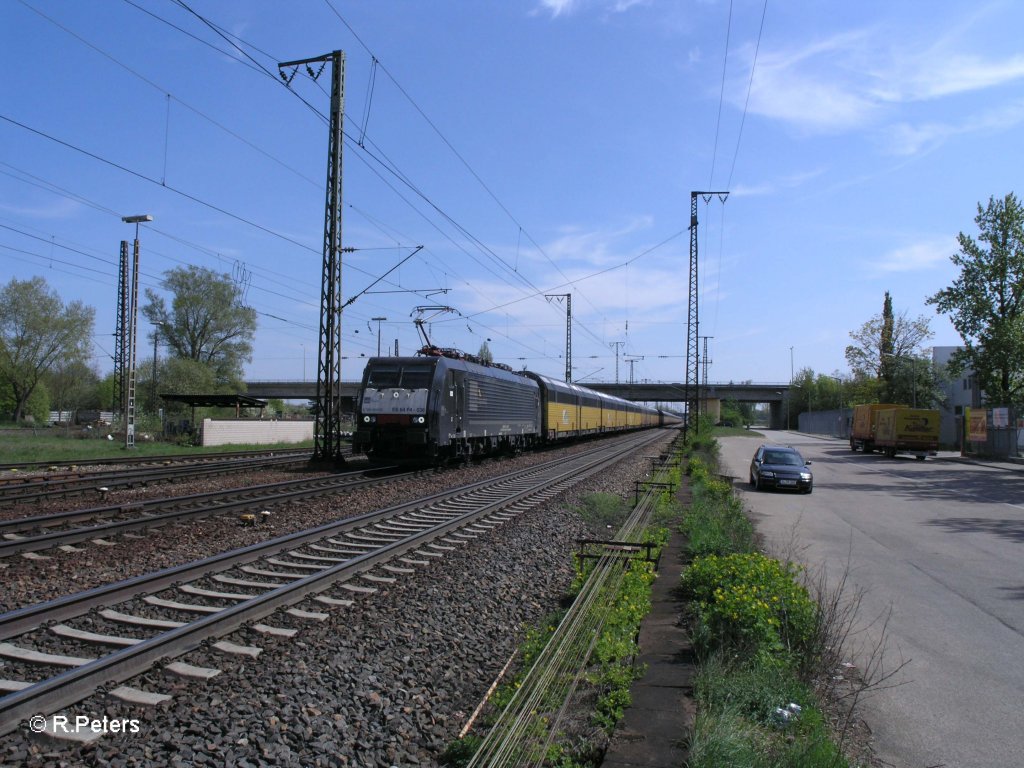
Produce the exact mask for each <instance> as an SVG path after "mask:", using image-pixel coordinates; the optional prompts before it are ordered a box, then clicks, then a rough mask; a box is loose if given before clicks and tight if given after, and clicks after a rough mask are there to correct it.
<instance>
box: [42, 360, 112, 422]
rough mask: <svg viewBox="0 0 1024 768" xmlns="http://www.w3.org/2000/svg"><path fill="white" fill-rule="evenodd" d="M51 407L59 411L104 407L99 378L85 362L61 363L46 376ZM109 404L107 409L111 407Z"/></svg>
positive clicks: (70, 361) (71, 361)
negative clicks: (100, 395) (100, 394)
mask: <svg viewBox="0 0 1024 768" xmlns="http://www.w3.org/2000/svg"><path fill="white" fill-rule="evenodd" d="M46 386H47V389H48V390H49V391H50V398H51V405H52V406H53V408H54V410H57V411H74V410H78V409H81V408H95V409H100V408H102V407H104V405H103V403H101V402H100V398H99V376H98V375H97V373H96V371H94V370H93V369H92V368H91V367H90V366H89V365H88V364H87V363H86V362H85V361H84V360H69V361H66V362H65V361H61V362H60V363H58V364H57V365H54V366H53V367H52V368H51V369H50V370H49V371H48V372H47V375H46ZM109 406H110V403H109V402H108V403H107V404H106V406H105V407H109Z"/></svg>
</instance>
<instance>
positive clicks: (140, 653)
mask: <svg viewBox="0 0 1024 768" xmlns="http://www.w3.org/2000/svg"><path fill="white" fill-rule="evenodd" d="M644 437H645V438H646V440H637V439H636V438H635V437H634V438H633V439H632V440H626V441H623V442H622V443H618V444H617V445H616V446H611V447H610V446H602V447H601V448H598V449H596V450H592V451H588V452H584V453H583V454H578V455H576V456H574V457H572V458H571V459H568V460H566V459H562V460H555V461H552V462H547V463H546V464H543V465H539V466H535V467H531V468H529V469H526V470H519V471H517V472H511V473H507V474H506V475H504V476H501V477H499V478H496V479H492V480H485V481H480V482H477V483H472V484H470V485H469V486H466V487H463V488H460V489H456V490H454V491H449V492H443V493H441V494H435V495H434V496H432V497H428V499H426V500H425V502H426V504H427V505H429V504H432V503H436V502H437V501H438V500H439V499H453V498H458V497H460V496H464V495H466V493H468V492H469V493H471V492H473V491H479V490H485V489H487V488H488V487H489V486H493V485H497V484H511V485H513V486H516V487H513V488H512V489H511V491H509V492H507V493H506V494H505V495H503V496H501V497H499V498H493V499H491V500H488V501H486V502H484V503H482V504H478V505H476V506H474V508H472V509H470V510H469V511H467V512H465V513H462V514H457V515H456V516H454V517H453V518H451V519H450V520H448V521H445V522H442V523H439V524H436V525H433V526H431V527H429V528H427V529H426V530H424V531H422V532H420V533H417V534H413V535H411V536H407V537H404V538H402V539H400V540H398V541H396V542H394V543H391V544H387V545H384V546H381V547H380V548H378V549H377V550H374V551H371V552H368V553H366V554H362V555H357V556H355V557H353V558H351V559H349V560H347V561H345V562H342V563H338V564H337V565H334V566H331V567H329V568H326V569H324V570H322V571H320V572H317V573H314V574H311V575H310V576H307V577H304V578H301V579H298V580H295V581H293V582H291V583H288V584H284V585H281V586H279V587H276V588H274V589H271V590H268V591H267V592H265V593H263V594H262V595H256V596H254V597H252V598H251V599H249V600H245V601H243V602H240V603H238V604H236V605H233V606H228V607H225V608H223V609H222V610H220V611H218V612H217V613H214V614H210V615H207V616H205V617H202V618H200V619H198V620H196V621H193V622H190V623H188V624H186V625H185V626H182V627H178V628H175V629H170V630H167V631H165V632H162V633H160V634H158V635H156V636H154V637H152V638H149V639H147V640H143V641H142V642H140V643H138V644H137V645H133V646H130V647H127V648H123V649H119V650H116V651H113V652H112V653H109V654H107V655H105V656H102V657H100V658H98V659H96V660H94V661H90V662H88V663H86V664H84V665H82V666H79V667H76V668H74V669H70V670H67V671H65V672H63V673H61V674H58V675H56V676H54V677H51V678H48V679H46V680H43V681H40V682H38V683H35V684H33V685H30V686H29V687H28V688H25V689H23V690H21V691H17V692H14V693H11V694H9V695H7V696H4V697H2V698H0V735H3V734H4V733H8V732H10V731H11V730H13V729H15V728H16V727H17V726H18V724H19V723H20V722H22V721H23V720H24V719H26V718H28V717H29V716H31V715H34V714H50V713H52V712H54V711H56V710H58V709H61V708H62V707H66V706H70V705H71V704H74V703H76V702H78V701H81V700H82V699H83V698H85V697H86V696H88V695H90V694H91V693H92V692H93V691H95V689H96V688H97V686H98V685H101V684H106V683H109V682H120V681H123V680H126V679H128V678H131V677H133V676H135V675H137V674H139V673H141V672H143V671H145V670H146V669H149V668H150V667H152V666H153V665H154V664H157V663H158V662H160V661H161V660H163V659H166V658H171V657H174V656H179V655H181V654H183V653H186V652H188V651H190V650H193V649H195V648H196V647H198V646H199V645H200V644H201V643H203V642H204V641H205V640H208V639H210V638H212V637H218V636H223V635H226V634H229V633H230V632H232V631H234V630H236V629H238V628H239V627H241V626H242V625H244V624H247V623H249V622H252V621H256V620H258V619H261V618H264V617H266V616H268V615H269V614H271V613H273V612H274V611H276V610H278V609H279V608H282V607H284V606H286V605H292V604H295V603H298V602H300V601H302V600H304V599H306V598H308V597H309V596H310V595H313V594H316V593H318V592H322V591H324V590H326V589H327V588H329V587H331V586H333V585H334V584H335V583H338V582H344V581H348V580H350V579H351V578H353V577H355V576H356V575H358V574H360V573H365V572H367V571H370V570H372V569H373V568H374V567H376V566H377V565H379V564H381V563H383V562H385V561H387V560H391V559H393V558H395V557H398V556H400V555H403V554H405V553H407V552H410V551H412V550H414V549H417V548H419V547H421V546H423V545H424V543H426V542H428V541H432V540H434V539H437V538H442V537H444V536H447V535H448V534H450V533H452V532H454V531H456V530H458V529H459V528H462V527H465V526H466V525H469V524H472V523H473V522H475V521H477V520H478V519H480V518H483V517H486V516H487V515H490V514H493V513H495V512H497V511H500V510H503V509H505V508H508V507H510V506H513V505H515V504H517V503H520V502H526V501H532V500H533V499H534V498H535V497H537V496H541V497H544V498H547V497H550V496H551V495H553V494H555V493H558V492H560V491H561V490H564V488H566V487H569V486H571V485H573V484H575V483H577V482H579V481H580V480H582V479H584V478H586V477H589V476H591V475H593V474H595V473H597V472H600V471H602V470H603V469H604V468H605V467H607V466H610V465H611V464H613V463H615V462H617V461H619V460H620V459H621V457H622V456H623V455H625V454H628V453H630V452H632V451H634V450H636V448H637V447H638V446H641V445H643V444H645V443H646V442H647V441H649V440H650V439H651V438H650V437H648V436H644ZM524 480H527V481H528V482H526V483H523V481H524ZM423 506H424V500H420V501H419V502H417V503H411V504H403V505H398V506H397V507H392V508H390V509H389V510H385V511H379V512H375V513H368V514H365V515H360V516H359V518H361V519H362V520H363V521H364V522H367V521H373V520H374V519H384V518H386V517H391V516H395V515H396V510H402V511H408V510H410V509H416V508H421V507H423ZM354 521H355V519H349V520H346V521H343V522H342V523H332V524H328V525H325V526H319V527H318V528H316V529H312V530H311V531H306V532H302V533H299V534H292V535H289V536H284V537H279V538H278V539H276V540H274V541H273V542H267V543H264V544H260V545H253V546H250V547H246V548H243V549H241V550H236V551H234V552H229V553H224V554H222V555H219V556H215V557H213V558H206V559H205V560H202V561H198V562H196V563H190V564H187V565H185V566H180V567H177V568H171V569H165V570H163V571H160V572H158V573H156V574H151V575H148V576H145V577H138V578H136V579H129V580H126V581H124V582H119V583H117V584H113V585H109V586H107V587H101V588H98V589H94V590H90V591H88V592H86V593H82V595H73V596H69V597H67V598H62V599H59V600H56V601H51V602H50V603H44V604H41V605H39V606H31V607H29V608H26V609H22V610H19V611H14V612H12V613H9V614H4V615H2V616H0V639H3V638H5V637H10V636H11V635H13V634H20V633H22V632H24V631H28V629H31V628H35V627H38V626H39V625H40V624H41V623H44V622H46V623H49V622H51V621H57V620H61V619H63V618H68V617H70V616H71V615H78V614H81V613H83V612H85V611H86V610H89V608H91V607H95V606H97V605H99V604H101V603H102V604H104V605H110V604H112V602H120V601H123V600H126V599H129V598H131V597H135V596H137V595H139V594H141V593H145V592H153V591H159V589H163V588H164V587H165V586H168V585H170V584H172V583H175V582H180V581H182V580H183V579H188V578H193V579H194V578H198V577H201V576H204V575H208V574H210V573H211V572H213V571H214V570H220V569H222V568H227V567H230V566H231V565H237V564H240V563H241V562H248V561H249V560H252V559H256V558H257V557H260V556H265V555H266V554H268V547H269V548H270V549H276V551H281V550H283V549H287V548H290V547H292V546H295V544H296V542H298V541H300V540H301V541H309V540H314V539H319V538H323V537H324V535H325V534H327V533H328V532H329V531H332V530H333V531H338V530H339V529H341V528H343V527H350V528H351V527H354V526H353V525H352V523H354ZM86 606H88V607H86ZM12 630H13V631H12Z"/></svg>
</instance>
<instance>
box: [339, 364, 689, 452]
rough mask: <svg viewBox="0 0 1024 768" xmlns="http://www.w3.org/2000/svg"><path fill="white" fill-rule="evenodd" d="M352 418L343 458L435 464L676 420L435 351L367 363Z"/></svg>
mask: <svg viewBox="0 0 1024 768" xmlns="http://www.w3.org/2000/svg"><path fill="white" fill-rule="evenodd" d="M355 418H356V429H355V433H354V434H353V437H352V447H353V452H355V453H365V454H366V455H367V456H368V457H369V458H370V459H371V460H383V461H398V462H409V463H433V464H435V465H439V464H444V463H449V462H458V461H468V460H470V459H475V458H483V457H486V456H492V455H500V454H515V453H519V452H520V451H523V450H530V449H533V448H537V447H541V446H546V445H551V444H554V443H560V442H563V441H569V440H578V439H581V438H585V437H590V436H596V435H602V434H607V433H611V432H621V431H626V430H635V429H646V428H651V427H659V426H671V425H674V424H679V423H681V421H682V417H680V416H679V415H677V414H674V413H671V412H669V411H664V410H661V409H658V408H651V407H648V406H644V405H641V404H639V403H634V402H630V401H629V400H623V399H621V398H618V397H613V396H611V395H607V394H604V393H602V392H596V391H594V390H592V389H587V388H586V387H581V386H579V385H578V384H569V383H566V382H564V381H559V380H557V379H552V378H550V377H548V376H543V375H541V374H538V373H532V372H530V371H513V370H512V369H511V368H509V367H508V366H504V365H500V364H493V363H490V364H489V363H485V362H484V361H482V360H480V359H478V358H474V357H473V356H470V355H466V354H464V353H461V352H458V351H456V350H446V349H440V348H437V347H424V348H423V349H422V350H420V354H419V355H418V356H415V357H374V358H371V359H370V360H369V361H368V362H367V364H366V369H365V371H364V372H363V379H362V383H361V385H360V388H359V394H358V395H357V398H356V404H355Z"/></svg>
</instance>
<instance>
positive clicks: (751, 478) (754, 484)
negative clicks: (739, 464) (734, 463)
mask: <svg viewBox="0 0 1024 768" xmlns="http://www.w3.org/2000/svg"><path fill="white" fill-rule="evenodd" d="M748 482H749V483H750V487H751V488H756V487H757V483H756V482H755V481H754V473H753V472H751V473H750V480H749V481H748Z"/></svg>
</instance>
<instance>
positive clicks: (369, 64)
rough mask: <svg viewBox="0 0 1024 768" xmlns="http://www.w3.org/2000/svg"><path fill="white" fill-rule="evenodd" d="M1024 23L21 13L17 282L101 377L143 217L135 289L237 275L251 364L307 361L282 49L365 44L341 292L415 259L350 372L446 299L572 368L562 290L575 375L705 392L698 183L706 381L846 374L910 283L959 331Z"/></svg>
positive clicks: (319, 193) (310, 117) (21, 6)
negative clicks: (946, 305) (713, 195)
mask: <svg viewBox="0 0 1024 768" xmlns="http://www.w3.org/2000/svg"><path fill="white" fill-rule="evenodd" d="M762 15H763V18H764V22H763V28H762ZM204 19H205V20H206V21H207V22H209V24H207V23H204ZM211 25H213V26H211ZM214 27H216V28H218V29H220V30H221V31H222V32H223V36H222V35H221V34H218V32H217V31H215V29H214ZM1021 29H1024V5H1022V4H1020V3H1017V2H1014V1H1012V0H1006V1H1003V2H982V3H980V4H977V3H964V2H957V1H952V0H940V1H938V2H930V3H917V2H913V3H911V2H904V3H891V2H864V3H857V4H852V5H851V4H848V3H811V2H797V3H793V2H789V3H779V2H771V1H770V2H768V3H767V7H766V6H765V3H764V2H763V0H757V1H756V2H755V1H745V0H734V1H733V2H731V3H730V2H728V1H727V0H718V1H711V0H707V1H701V2H697V1H686V2H684V1H682V0H678V1H676V0H673V1H671V2H669V1H667V0H666V1H664V2H663V1H660V0H646V1H645V0H546V1H545V0H504V1H503V2H486V3H485V2H478V1H476V0H459V1H455V0H438V1H437V2H426V1H425V0H420V1H413V0H394V1H391V0H379V1H377V2H342V0H330V2H326V1H322V0H301V1H299V2H294V3H281V2H264V1H263V0H247V1H246V2H242V1H241V0H238V1H236V2H228V1H226V0H220V1H217V2H214V1H213V0H187V3H186V2H184V1H183V2H181V3H179V2H176V1H174V0H131V1H130V2H129V1H128V0H93V1H91V2H55V1H54V0H4V1H3V2H2V3H0V41H2V45H0V48H2V51H3V52H2V56H3V64H4V67H3V68H4V77H3V78H2V79H0V115H2V118H3V119H0V147H2V150H0V279H2V280H3V282H4V283H6V282H7V281H8V280H9V279H10V278H11V277H17V278H19V279H27V278H29V277H31V276H33V275H41V276H43V277H45V278H46V280H47V281H48V283H49V284H50V285H51V286H52V287H53V288H55V289H56V290H57V291H58V292H59V293H60V295H61V296H62V297H63V298H64V300H65V301H69V300H72V299H80V300H82V301H84V302H86V303H87V304H90V305H92V306H95V307H96V313H97V314H96V336H95V339H94V341H95V344H94V362H95V364H96V366H97V368H98V369H99V370H101V371H102V372H104V373H105V372H107V371H109V369H110V367H111V359H110V354H111V352H112V347H113V343H112V342H113V330H114V315H115V305H114V301H115V294H116V282H117V280H116V262H117V254H118V247H119V245H118V244H119V242H120V240H122V239H129V240H130V239H131V238H133V237H134V227H132V226H129V225H126V224H123V223H122V222H121V220H120V217H121V216H127V215H134V214H143V213H148V214H151V215H153V217H154V221H153V223H152V224H147V225H143V227H142V229H141V233H140V240H141V243H142V267H141V277H140V281H141V285H142V287H143V289H144V288H146V287H150V288H158V287H159V281H160V277H161V275H162V274H163V272H165V271H166V270H168V269H171V268H174V267H176V266H181V265H182V264H197V265H201V266H205V267H209V268H212V269H215V270H217V271H220V272H224V273H228V274H231V275H232V276H233V277H234V278H235V279H237V280H238V281H239V284H240V285H242V286H244V287H245V295H246V300H247V302H248V303H249V304H250V305H251V306H253V307H254V308H256V309H257V311H258V312H259V313H260V314H259V330H258V332H257V336H256V343H255V355H254V359H253V361H252V363H251V364H250V365H249V366H248V368H247V371H246V373H247V376H248V377H249V378H253V379H268V378H288V379H300V378H303V376H305V377H306V378H309V379H314V378H315V376H316V349H317V336H318V333H317V324H318V316H319V291H320V273H321V255H320V254H321V250H322V241H323V234H322V233H323V210H324V191H323V190H324V177H325V173H326V152H327V127H326V123H325V122H324V118H323V117H322V116H323V115H326V114H327V112H328V109H329V98H328V96H327V94H326V92H325V90H324V89H329V78H328V74H329V73H327V72H325V73H324V75H322V77H321V83H323V84H324V89H321V87H320V86H319V85H318V84H315V83H313V82H312V81H311V80H310V78H308V77H306V76H305V75H304V74H303V73H301V72H300V73H299V75H298V76H296V78H295V79H294V80H293V81H292V87H291V90H289V89H287V88H285V87H284V86H283V85H282V84H281V82H280V80H279V79H275V78H276V75H277V67H276V62H278V61H287V60H293V59H301V58H307V57H312V56H318V55H320V54H325V53H329V52H330V51H332V50H335V49H341V50H344V51H345V52H346V83H345V99H346V101H345V129H346V132H347V134H348V136H349V137H350V138H349V139H348V140H347V141H346V144H345V149H344V153H345V154H344V161H343V162H344V193H343V198H344V203H345V208H344V218H343V238H342V239H343V245H344V246H346V247H353V248H356V249H358V250H356V251H355V252H353V253H350V254H346V255H345V258H344V268H343V270H344V271H343V285H342V295H343V296H344V297H345V298H346V299H348V298H350V297H354V296H357V295H358V294H360V293H361V292H362V291H364V290H365V289H367V287H369V286H371V284H373V283H374V281H376V280H377V278H379V277H380V276H381V275H383V274H384V273H385V272H387V271H388V270H389V269H391V268H392V267H395V266H396V265H397V264H399V262H402V260H403V259H406V257H408V256H409V254H410V253H411V252H412V251H413V249H414V248H415V247H416V246H421V245H422V246H423V250H421V251H420V252H418V253H417V254H416V255H414V256H412V257H411V258H409V259H408V260H407V261H405V262H404V263H403V264H402V265H401V266H400V267H399V268H397V269H395V271H394V272H392V273H391V274H390V275H389V276H388V277H387V279H386V280H384V281H382V282H379V283H376V284H375V285H373V287H372V288H371V289H370V291H368V292H367V293H365V294H363V295H360V296H359V297H358V298H357V299H356V300H355V301H354V302H353V303H352V304H351V305H350V306H349V307H348V308H347V309H346V310H345V313H344V320H343V350H342V351H343V355H345V356H346V358H347V359H346V360H345V361H344V365H343V371H342V374H343V377H344V378H346V379H350V378H356V377H358V376H359V374H360V373H361V371H362V367H363V364H364V358H363V357H362V356H369V355H372V354H375V353H376V350H377V335H376V331H377V325H378V324H377V323H376V322H373V321H372V320H371V318H375V317H386V318H387V320H386V321H382V322H381V323H380V326H381V337H382V344H383V346H384V347H386V348H387V347H392V346H393V345H394V343H395V340H396V339H397V342H398V345H399V349H400V351H401V352H402V353H403V354H409V353H412V352H413V351H414V350H415V349H417V348H418V347H419V345H420V342H419V339H418V336H417V333H416V330H415V327H414V325H413V323H412V319H413V317H415V316H417V315H416V308H417V307H421V306H432V305H447V306H450V307H452V308H453V310H455V311H453V312H445V313H440V314H436V316H433V317H432V319H431V322H430V324H429V331H430V335H431V339H432V340H433V341H434V342H435V343H437V344H439V345H442V346H452V347H459V348H462V349H465V350H467V351H470V352H475V351H477V350H478V349H479V347H480V345H481V343H482V342H484V341H485V340H488V339H489V340H490V341H489V347H490V349H491V351H492V353H493V354H494V356H495V359H496V360H499V361H502V362H506V363H508V364H510V365H512V366H514V367H516V368H521V367H523V366H526V367H528V368H530V369H532V370H536V371H539V372H541V373H546V374H551V375H556V376H561V375H562V374H563V373H564V370H565V362H564V358H563V354H564V347H565V310H564V304H561V303H559V301H557V300H546V299H545V294H565V293H571V294H572V309H573V319H574V328H573V362H574V379H576V380H584V381H614V380H615V378H616V363H618V377H619V380H621V381H627V380H628V379H629V376H630V364H629V363H628V362H627V358H632V359H633V361H634V362H633V363H632V369H633V376H634V378H635V379H636V380H643V379H649V380H657V381H666V380H675V381H679V380H682V379H683V377H684V375H685V373H684V371H685V365H684V359H683V356H684V354H685V348H686V347H685V342H686V296H687V269H688V259H689V234H688V232H687V227H688V226H689V207H690V193H691V191H694V190H707V189H713V190H719V189H728V190H729V191H730V193H731V194H730V195H729V197H728V199H727V201H726V202H725V203H724V204H722V203H721V202H720V201H718V200H717V199H714V200H712V201H711V202H710V203H709V204H705V203H704V202H703V201H701V203H700V205H699V217H700V225H699V229H698V232H699V253H700V262H699V271H700V277H701V280H700V309H701V317H700V321H701V325H700V333H701V335H707V336H710V337H713V338H711V340H710V341H709V358H710V359H711V361H712V362H711V366H710V370H709V379H711V380H713V381H730V380H736V381H739V380H747V379H750V380H754V381H758V382H778V381H787V380H789V378H790V364H791V359H792V362H793V364H794V365H795V368H796V369H800V368H803V367H811V368H813V369H814V370H815V371H817V372H820V373H834V372H836V371H839V372H845V371H846V370H847V366H846V363H845V359H844V356H843V350H844V348H845V346H846V344H847V343H848V342H849V337H848V334H849V332H850V331H851V330H855V329H856V328H858V327H859V326H860V325H861V324H862V323H864V322H865V321H866V320H868V319H869V318H870V317H871V316H872V315H875V314H877V313H879V312H880V311H881V308H882V302H883V296H884V293H885V291H887V290H888V291H890V292H891V293H892V296H893V301H894V307H895V309H896V310H897V311H898V312H902V311H906V312H907V313H908V314H909V315H910V316H911V317H916V316H917V315H926V316H928V317H929V318H931V326H932V329H933V331H934V333H935V336H934V338H933V339H932V343H933V344H936V345H952V344H957V343H959V337H958V336H957V334H956V332H955V331H954V330H953V328H952V326H951V325H950V323H949V321H948V319H947V318H945V317H943V316H938V315H935V313H934V311H933V309H932V308H931V307H928V306H926V305H925V303H924V302H925V299H926V297H927V296H929V295H930V294H933V293H935V292H936V291H938V290H940V289H941V288H943V287H945V286H946V285H948V284H949V283H950V282H951V280H952V279H953V278H954V276H955V273H954V271H953V267H952V265H951V263H950V261H949V256H950V255H951V254H952V253H954V252H955V250H956V242H955V237H956V234H957V233H958V232H960V231H963V232H966V233H969V234H972V235H975V234H976V233H977V232H976V227H975V224H974V216H975V214H976V206H977V204H978V203H979V202H982V203H984V202H987V201H988V199H989V197H990V196H993V195H994V196H997V197H1001V196H1003V195H1005V194H1007V193H1008V192H1011V191H1014V192H1016V193H1017V194H1018V195H1020V194H1021V193H1024V190H1021V189H1020V188H1019V184H1018V188H1015V187H1014V184H1015V183H1016V182H1019V181H1020V179H1021V170H1022V166H1024V164H1022V152H1021V145H1022V141H1021V138H1022V131H1021V127H1022V122H1024V47H1022V45H1021V39H1020V30H1021ZM759 33H760V34H759ZM225 38H228V39H233V40H234V41H235V42H236V43H237V45H238V46H239V47H240V48H241V49H243V50H244V51H245V52H246V53H247V54H248V55H249V56H251V57H252V59H251V60H250V59H248V58H245V57H244V56H243V55H242V54H240V53H239V51H238V50H237V49H236V48H234V47H232V46H231V45H230V44H229V43H228V42H227V41H226V39H225ZM374 60H376V61H377V62H378V65H377V66H373V61H374ZM254 62H256V63H258V64H259V65H261V66H263V67H265V68H266V69H267V70H268V71H269V72H270V75H272V76H268V74H267V72H266V71H261V70H260V69H258V68H257V67H256V66H255V64H254ZM296 95H301V96H302V98H303V99H304V100H305V101H306V102H308V104H307V103H303V101H302V100H300V99H299V98H296ZM360 143H361V144H362V146H360ZM442 289H444V290H445V291H446V292H445V293H438V292H437V291H440V290H442ZM385 291H386V292H385ZM432 314H434V313H426V314H425V315H424V317H428V318H429V317H431V315H432ZM147 332H148V328H146V327H145V322H144V321H143V327H142V328H141V329H140V344H141V345H143V347H145V344H146V342H145V340H144V338H145V334H146V333H147ZM616 342H621V343H616ZM791 347H792V357H791V351H790V348H791ZM616 353H617V354H616ZM149 354H151V353H150V352H149V351H148V349H145V350H144V351H143V350H140V357H142V356H148V355H149Z"/></svg>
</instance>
